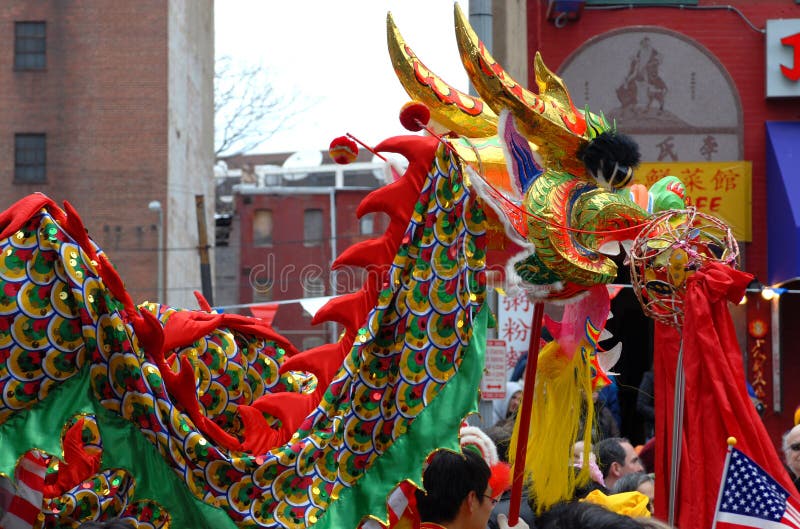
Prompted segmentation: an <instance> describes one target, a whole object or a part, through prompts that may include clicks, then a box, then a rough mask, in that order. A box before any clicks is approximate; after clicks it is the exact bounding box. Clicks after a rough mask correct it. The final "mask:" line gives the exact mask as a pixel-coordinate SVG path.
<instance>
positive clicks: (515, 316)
mask: <svg viewBox="0 0 800 529" xmlns="http://www.w3.org/2000/svg"><path fill="white" fill-rule="evenodd" d="M532 314H533V303H532V302H531V301H530V300H529V299H528V297H527V296H526V295H525V294H521V293H520V294H518V295H516V296H499V298H498V307H497V337H498V338H499V339H501V340H504V341H505V343H506V365H507V368H508V370H509V371H510V370H513V369H514V366H515V365H517V360H519V358H520V356H522V354H523V353H525V352H527V351H528V342H529V341H530V337H531V317H532Z"/></svg>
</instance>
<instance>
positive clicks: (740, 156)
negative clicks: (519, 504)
mask: <svg viewBox="0 0 800 529" xmlns="http://www.w3.org/2000/svg"><path fill="white" fill-rule="evenodd" d="M614 4H617V5H614ZM619 4H622V2H611V1H609V0H583V1H578V2H561V1H549V2H538V1H536V0H529V2H528V14H527V19H528V28H530V29H529V31H528V42H527V44H528V52H529V56H530V57H531V58H532V57H533V54H534V53H535V52H536V51H537V50H538V51H539V52H540V53H541V54H542V57H543V58H544V60H545V62H546V63H547V65H548V66H549V67H550V68H551V69H552V70H553V71H556V72H557V73H558V74H559V75H560V76H562V77H563V78H564V80H565V82H566V83H567V86H568V87H569V88H570V89H571V91H572V97H573V100H574V103H575V105H576V106H577V107H579V108H583V107H584V106H585V105H589V107H590V108H591V109H593V110H594V109H597V110H602V111H604V112H605V113H606V115H607V116H610V117H614V118H615V119H616V120H617V124H618V125H619V127H620V129H622V130H623V131H624V132H627V133H630V134H631V135H632V136H634V137H635V138H636V139H637V141H638V142H639V144H640V147H641V148H642V152H643V158H644V161H645V162H656V163H661V164H666V165H669V164H672V163H673V162H688V163H689V164H696V163H697V162H710V163H714V162H721V163H729V162H733V163H736V162H742V163H745V164H748V165H750V166H751V167H752V176H751V182H750V188H749V190H748V192H745V193H743V194H742V195H741V197H740V198H741V202H739V203H737V206H736V208H735V209H736V210H737V213H743V214H745V216H747V215H749V217H750V218H749V220H748V219H745V220H743V221H742V222H743V223H749V226H750V228H749V235H745V236H742V237H738V235H739V233H737V238H739V241H740V245H741V247H742V250H743V251H742V255H743V259H742V268H743V269H745V270H746V271H748V272H751V273H753V274H754V275H755V276H756V277H757V278H758V280H759V281H760V282H761V283H763V284H765V285H775V284H778V283H782V282H785V281H789V280H792V279H795V278H797V276H800V266H797V262H800V261H798V259H797V258H796V256H797V252H798V250H796V248H797V247H800V241H799V240H798V235H797V234H798V233H800V230H798V228H797V224H796V222H797V221H794V222H792V217H793V216H794V218H800V217H797V216H796V212H797V211H798V210H800V188H798V187H797V186H796V184H793V183H791V182H790V180H791V179H789V178H787V175H786V174H783V175H781V173H780V168H777V169H776V166H781V165H782V166H783V167H786V166H789V165H791V166H796V165H797V164H796V162H794V163H793V164H791V163H787V162H790V160H787V159H786V156H790V155H791V153H790V152H789V151H791V150H793V149H783V151H782V152H779V151H780V149H778V147H777V145H778V143H780V142H783V143H785V144H791V143H792V141H794V145H797V144H798V142H800V133H798V121H799V120H800V111H798V109H800V107H799V106H798V97H800V85H798V83H797V82H796V79H795V82H794V84H793V85H791V83H787V85H791V86H790V87H789V90H790V91H791V90H794V94H793V96H792V94H788V95H789V97H782V98H772V97H768V95H767V90H766V88H767V86H766V85H767V78H768V76H770V75H775V73H776V72H771V71H770V70H769V69H768V65H767V64H766V63H767V57H768V56H770V54H772V53H773V52H775V51H776V50H777V51H778V52H781V53H784V54H785V55H784V56H783V57H784V58H783V60H784V64H785V65H786V66H788V67H789V68H791V67H792V65H791V62H792V48H791V47H790V43H784V46H785V47H784V48H783V49H781V45H780V44H776V45H774V46H773V47H772V48H770V47H769V45H768V39H769V38H770V37H769V33H768V31H767V24H768V21H769V20H776V19H794V21H795V22H797V21H798V20H797V19H800V5H798V4H797V3H796V2H794V1H792V0H760V1H759V2H751V1H746V0H730V1H725V2H716V1H705V0H699V1H698V0H695V1H686V0H684V1H681V2H658V4H659V6H658V7H656V6H653V5H648V4H654V2H648V1H646V0H640V1H626V2H624V4H625V5H624V6H621V5H619ZM668 4H674V5H672V6H670V5H668ZM679 4H680V5H679ZM560 13H563V14H560ZM793 31H794V32H795V33H797V35H795V37H797V36H798V35H800V25H798V26H797V29H794V30H793ZM790 33H791V32H790ZM790 33H787V35H789V34H790ZM795 52H796V50H795ZM786 55H788V57H786ZM794 56H795V57H797V54H796V53H795V55H794ZM774 68H775V69H777V68H778V67H777V66H775V67H774ZM797 68H798V65H794V69H795V70H797ZM531 75H532V73H530V74H529V79H528V85H529V86H534V80H533V79H532V78H531V77H530V76H531ZM777 75H780V73H779V72H778V73H777ZM774 122H782V123H783V124H784V125H785V126H784V128H785V129H788V130H790V131H793V132H787V131H783V130H781V131H776V130H775V129H774V125H773V123H774ZM778 132H780V134H778ZM792 134H794V136H792ZM781 157H783V160H782V159H781ZM782 162H783V163H782ZM784 170H785V169H784ZM678 176H688V175H681V174H678ZM795 176H796V175H795ZM795 180H796V179H795ZM686 181H687V180H684V182H685V183H686ZM690 184H693V183H691V182H690ZM720 184H721V183H720V182H714V181H709V182H706V183H705V184H704V185H705V188H704V189H695V190H694V191H698V192H699V193H700V194H701V195H708V194H710V193H713V192H716V191H719V193H718V194H720V195H722V194H724V193H723V192H724V191H725V190H724V189H722V190H719V189H718V187H720ZM725 184H726V185H727V186H728V187H730V185H733V184H734V182H726V183H725ZM735 184H737V185H738V184H741V181H738V182H736V183H735ZM793 185H794V187H793V188H792V186H793ZM689 186H690V185H689V184H687V187H689ZM722 187H725V186H722ZM792 189H794V191H791V190H792ZM697 205H698V207H701V206H702V205H701V204H700V202H699V201H698V203H697ZM709 205H710V202H708V201H706V202H705V206H706V208H707V209H706V210H707V211H708V210H709V208H708V206H709ZM701 209H702V207H701ZM768 211H769V214H768ZM709 212H710V213H712V214H717V215H718V216H722V215H720V212H719V211H714V210H713V208H711V211H709ZM792 212H795V213H792ZM781 215H782V218H781V217H780V216H781ZM776 216H778V217H777V218H774V217H776ZM741 218H743V219H744V217H741ZM726 220H728V221H729V222H730V221H731V219H726ZM787 224H788V229H787V230H786V232H785V233H784V232H783V231H782V230H783V229H784V226H785V225H787ZM740 228H744V226H740ZM746 231H748V230H747V229H742V230H741V233H744V232H746ZM786 263H789V264H791V267H794V268H793V269H792V270H785V268H786V266H784V265H785V264H786ZM791 267H790V268H791ZM778 270H781V272H778ZM796 284H797V282H796V281H795V282H793V283H788V284H784V286H787V285H788V286H791V285H796ZM782 297H783V298H784V299H781V300H780V301H778V298H775V299H774V300H772V301H769V302H765V301H764V300H763V299H762V297H761V296H760V295H759V294H758V293H757V292H756V293H753V294H750V295H748V303H747V306H746V308H745V307H743V306H740V307H739V308H734V310H733V312H734V314H735V319H736V321H737V326H738V327H739V329H740V333H741V336H740V341H741V342H742V346H743V349H745V357H746V366H747V374H748V379H749V380H750V382H751V383H753V385H754V386H755V387H756V389H757V390H760V393H761V395H760V396H761V398H762V400H763V401H764V402H765V403H766V404H767V410H768V411H767V413H766V415H765V423H766V424H767V427H768V429H769V430H770V432H771V434H772V435H773V437H774V438H776V439H777V438H778V437H779V433H780V432H781V431H782V430H785V429H786V428H787V427H788V426H790V425H791V416H792V413H793V411H794V409H795V406H797V405H798V404H800V387H798V386H797V384H795V383H794V381H796V380H797V378H798V377H799V376H800V361H798V360H799V359H798V356H797V348H796V344H797V343H798V340H800V334H798V333H800V330H798V328H797V326H796V325H792V326H791V327H792V328H790V326H789V325H788V322H789V321H792V320H793V319H794V318H796V316H797V314H798V311H800V296H798V295H797V294H787V295H785V296H782ZM623 311H628V312H623ZM634 312H636V309H635V308H634V307H632V306H631V307H629V308H620V307H617V308H614V314H615V318H614V320H612V322H613V321H616V320H620V321H621V320H623V319H624V320H625V321H626V322H629V323H628V324H627V325H626V327H627V329H621V332H622V333H623V334H624V333H627V334H628V335H629V336H627V337H626V338H625V339H628V340H629V341H630V344H631V345H632V347H629V344H626V345H625V347H626V350H629V349H634V350H636V351H637V353H638V354H635V355H630V354H623V361H626V360H627V362H628V363H627V364H626V365H625V366H623V367H621V368H620V371H621V372H622V374H623V375H622V377H621V380H622V382H623V393H625V392H628V393H630V392H631V391H632V390H631V389H630V388H625V387H624V386H633V387H636V386H637V385H638V380H639V378H640V376H641V375H640V374H641V372H642V371H643V370H645V369H647V367H648V366H649V364H650V362H651V359H652V348H651V344H650V342H648V341H647V340H648V339H651V338H650V337H649V336H648V333H647V332H645V331H643V330H642V329H646V328H647V323H646V321H644V322H643V324H642V325H630V322H631V321H634V320H632V319H631V318H634V317H635V316H634V314H633V313H634ZM619 316H624V318H618V317H619ZM781 321H782V322H783V326H781ZM770 329H771V332H770ZM628 396H630V395H628ZM629 400H630V399H629ZM628 411H629V412H630V411H631V410H628ZM628 415H629V417H631V416H632V414H631V413H629V414H628Z"/></svg>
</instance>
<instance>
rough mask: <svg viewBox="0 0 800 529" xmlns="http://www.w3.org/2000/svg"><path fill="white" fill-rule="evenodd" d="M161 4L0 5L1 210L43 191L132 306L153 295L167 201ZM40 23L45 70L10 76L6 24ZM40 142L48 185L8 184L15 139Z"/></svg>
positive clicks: (35, 1)
mask: <svg viewBox="0 0 800 529" xmlns="http://www.w3.org/2000/svg"><path fill="white" fill-rule="evenodd" d="M166 15H167V6H166V2H164V1H163V0H141V1H137V2H114V3H113V4H109V3H108V2H106V1H104V0H83V1H76V2H62V1H57V0H49V1H45V0H7V1H5V2H3V9H2V10H0V35H2V39H3V45H2V46H0V49H2V50H3V52H2V53H0V109H2V110H0V131H2V132H0V197H2V200H0V208H6V207H8V206H9V205H10V204H12V203H13V202H14V201H16V200H17V199H19V198H21V197H23V196H25V195H27V194H29V193H32V192H34V191H41V192H43V193H45V194H47V195H49V196H50V197H51V198H53V199H54V200H56V202H59V203H60V202H61V201H63V200H68V201H70V202H71V203H72V204H73V205H74V206H75V207H76V208H77V210H78V212H79V213H80V214H81V216H82V218H83V220H84V222H85V224H86V226H87V228H88V229H89V233H90V235H91V236H92V237H93V238H94V239H95V240H96V241H97V242H98V243H99V244H100V245H101V247H103V249H105V250H106V251H107V252H108V255H109V257H110V258H111V260H112V261H113V262H114V263H115V265H116V266H117V267H118V268H119V271H120V273H121V275H122V278H123V280H125V282H126V285H127V287H128V288H129V290H130V291H131V294H132V296H133V299H134V300H135V301H142V300H144V299H154V298H155V293H156V263H155V255H156V252H155V248H156V239H157V233H156V231H155V224H156V214H155V213H153V212H150V211H149V210H148V209H147V205H148V203H149V202H150V201H151V200H160V201H161V202H162V204H166V191H167V190H166V173H167V137H166V134H167V116H166V109H167V18H166ZM15 21H45V22H46V23H47V68H46V70H44V71H14V68H13V64H14V62H13V61H14V22H15ZM17 132H36V133H46V134H47V183H46V184H43V185H18V184H14V183H13V178H14V134H15V133H17Z"/></svg>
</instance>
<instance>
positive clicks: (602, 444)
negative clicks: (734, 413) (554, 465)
mask: <svg viewBox="0 0 800 529" xmlns="http://www.w3.org/2000/svg"><path fill="white" fill-rule="evenodd" d="M523 383H524V381H523V380H515V381H509V382H508V391H507V394H506V397H505V398H504V399H500V400H497V401H494V406H493V416H494V421H493V422H494V424H493V425H492V426H491V427H488V428H486V434H487V435H488V436H489V438H490V439H491V440H492V441H493V442H494V443H495V445H496V447H497V453H498V457H499V458H500V459H501V460H502V461H508V460H509V453H508V450H509V444H510V442H511V437H512V434H513V430H514V422H515V418H516V414H517V411H518V410H519V407H520V401H521V398H522V390H523ZM608 388H609V389H607V390H605V391H603V392H595V394H594V395H593V397H594V401H595V404H596V407H595V414H596V416H595V421H594V423H595V428H594V430H595V432H594V434H593V435H592V450H591V451H590V452H588V454H589V460H588V461H584V460H583V459H584V447H583V442H582V441H579V442H578V443H576V444H575V446H574V450H573V454H574V459H573V462H572V463H573V467H574V469H575V470H574V471H576V472H577V470H576V469H580V468H581V467H583V466H584V464H586V465H589V467H590V476H591V478H592V479H591V481H590V482H589V483H588V484H587V485H582V486H579V487H577V489H576V490H575V494H574V497H573V499H572V500H571V501H568V502H564V503H562V504H558V505H556V506H554V507H552V508H549V509H547V510H546V511H544V512H543V513H540V514H539V515H538V516H537V515H536V514H535V513H536V511H537V509H536V505H535V500H533V499H531V498H529V497H528V494H527V491H523V501H522V503H521V506H520V510H519V523H518V525H515V526H513V527H516V528H519V529H525V528H528V527H537V528H540V529H541V528H557V527H558V528H567V527H568V528H571V529H581V528H583V527H586V528H589V527H591V528H592V529H597V528H603V527H614V528H628V527H630V528H642V527H646V528H658V527H668V526H667V525H666V524H665V523H663V522H661V521H659V520H657V519H655V518H653V517H652V516H646V515H645V516H636V515H635V514H637V513H638V514H642V511H641V509H638V510H637V509H633V510H631V509H626V508H620V505H621V504H620V503H619V502H618V501H617V500H613V499H609V498H613V497H614V496H615V495H622V494H623V493H630V492H636V493H639V494H640V495H641V496H639V497H638V498H642V497H644V498H646V500H643V501H646V503H645V508H646V510H647V511H648V513H649V514H652V513H653V502H654V501H655V497H654V496H655V479H656V477H655V476H654V474H653V471H654V468H653V460H654V459H653V458H654V452H655V445H654V441H655V439H654V414H653V405H654V395H653V373H652V371H647V372H645V373H644V376H643V377H642V383H641V386H640V388H639V396H638V399H637V403H636V408H637V412H638V418H639V421H640V422H641V424H642V426H643V428H644V434H645V436H646V437H645V438H646V439H647V442H646V443H643V444H641V445H638V446H634V445H633V444H632V443H631V442H630V441H629V440H628V439H626V438H624V437H621V435H620V428H619V418H618V415H617V414H618V413H619V407H618V402H617V400H616V394H615V393H616V391H615V390H616V387H615V385H613V384H612V387H608ZM615 408H616V409H615ZM615 412H616V413H615ZM798 412H799V413H798V414H796V415H797V416H796V417H795V424H796V426H794V427H793V428H792V429H791V430H789V431H788V432H786V434H785V435H784V436H783V439H782V441H783V456H784V457H783V460H784V461H785V465H786V469H787V471H788V472H789V475H790V476H791V477H792V479H793V481H794V484H795V487H797V488H798V491H790V492H791V493H798V494H800V408H798ZM467 452H469V451H465V452H464V453H465V455H464V456H461V455H459V454H455V453H452V452H448V453H437V454H436V457H434V458H433V460H432V463H431V464H430V465H429V466H428V467H427V470H426V471H425V474H424V477H423V485H424V489H425V491H427V493H426V492H423V491H420V492H418V501H419V502H420V513H421V514H422V520H423V522H425V523H424V524H423V526H422V527H423V529H432V528H442V527H443V528H447V529H457V528H470V527H474V528H476V529H478V528H479V529H483V528H488V529H507V528H509V525H508V513H509V506H510V501H511V492H510V490H505V491H502V490H500V491H495V490H491V489H490V488H488V489H487V483H488V467H487V466H486V463H485V462H483V461H482V460H481V459H480V457H475V456H474V454H467ZM459 473H465V474H464V475H463V476H462V475H461V474H459ZM467 474H469V475H467ZM454 483H458V484H459V486H458V487H454V486H453V484H454ZM439 487H442V488H444V489H447V494H446V495H443V493H441V492H437V491H438V488H439ZM431 504H435V505H436V507H425V508H423V507H422V506H423V505H431ZM443 504H448V505H449V508H447V509H444V508H443V507H442V505H443ZM620 512H623V513H625V514H627V516H626V515H622V514H620ZM645 514H646V513H645Z"/></svg>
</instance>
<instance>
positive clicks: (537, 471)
mask: <svg viewBox="0 0 800 529" xmlns="http://www.w3.org/2000/svg"><path fill="white" fill-rule="evenodd" d="M582 345H585V344H582ZM587 357H588V355H584V354H582V351H577V352H576V354H573V355H572V358H571V359H570V358H569V357H568V355H566V354H564V352H563V351H562V350H561V348H560V346H559V345H558V343H556V342H554V341H553V342H550V343H548V344H547V345H545V346H544V347H543V348H542V350H541V351H540V352H539V362H538V365H537V373H536V385H535V387H534V394H533V410H532V414H531V416H530V417H529V418H527V419H528V420H530V421H531V423H530V438H529V440H528V447H527V451H526V461H525V482H526V485H527V487H528V492H529V494H530V496H531V499H532V500H533V502H534V503H535V505H536V510H537V512H539V513H541V512H542V511H543V510H545V509H547V508H548V507H550V506H552V505H554V504H556V503H558V502H559V501H563V500H568V499H571V498H572V496H573V494H574V492H575V487H576V486H583V485H585V484H586V483H587V482H588V481H589V465H588V464H586V465H583V468H582V469H581V471H580V473H578V474H577V475H576V474H575V471H574V469H573V449H572V447H573V445H574V444H575V442H576V441H578V440H579V439H582V440H583V442H584V449H585V454H584V461H588V450H589V447H590V446H591V432H592V427H593V416H594V403H593V401H592V382H591V381H592V375H591V366H590V365H589V364H588V362H587V361H586V358H587ZM584 409H585V411H586V421H585V423H584V424H585V426H584V429H583V431H582V432H579V431H578V427H579V422H580V419H581V412H582V410H584ZM522 419H523V418H522V417H520V416H517V421H516V424H515V425H514V434H513V435H512V438H511V443H510V447H509V455H510V456H511V457H512V458H513V457H514V454H516V445H517V442H518V439H517V437H518V432H519V421H520V420H522ZM523 442H524V441H523ZM512 464H513V461H512Z"/></svg>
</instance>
